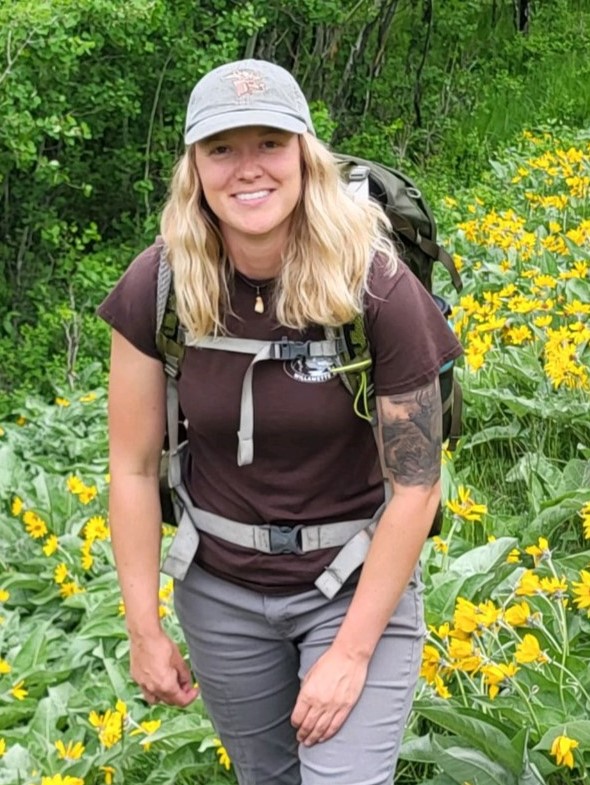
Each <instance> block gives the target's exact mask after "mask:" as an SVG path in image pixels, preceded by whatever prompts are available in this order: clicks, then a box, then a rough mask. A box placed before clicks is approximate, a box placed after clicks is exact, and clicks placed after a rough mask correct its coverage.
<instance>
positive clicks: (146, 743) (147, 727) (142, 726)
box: [130, 720, 162, 752]
mask: <svg viewBox="0 0 590 785" xmlns="http://www.w3.org/2000/svg"><path fill="white" fill-rule="evenodd" d="M161 724H162V720H144V722H140V723H139V727H138V728H136V729H135V730H132V731H131V734H130V735H131V736H137V734H138V733H145V734H147V736H150V735H151V734H152V733H155V732H156V731H157V730H158V728H159V727H160V725H161ZM139 743H140V744H141V746H142V747H143V748H144V750H146V752H147V751H148V750H149V749H150V747H151V746H152V743H151V741H150V740H149V739H142V740H141V741H140V742H139Z"/></svg>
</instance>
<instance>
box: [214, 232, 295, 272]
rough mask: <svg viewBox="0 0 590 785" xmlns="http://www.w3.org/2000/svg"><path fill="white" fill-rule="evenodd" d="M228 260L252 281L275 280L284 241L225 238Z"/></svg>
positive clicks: (265, 238)
mask: <svg viewBox="0 0 590 785" xmlns="http://www.w3.org/2000/svg"><path fill="white" fill-rule="evenodd" d="M224 239H225V246H226V249H227V253H228V256H229V258H230V259H231V260H232V262H233V265H234V267H235V268H236V270H237V271H238V272H240V273H242V275H245V276H247V277H248V278H253V279H254V280H256V279H259V280H264V279H268V278H276V277H277V275H278V274H279V272H280V270H281V266H282V251H283V248H284V241H283V240H280V241H279V240H277V238H276V237H260V236H257V237H251V238H247V237H246V238H245V237H243V236H242V237H240V238H231V237H225V238H224Z"/></svg>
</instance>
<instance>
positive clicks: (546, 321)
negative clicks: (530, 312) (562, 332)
mask: <svg viewBox="0 0 590 785" xmlns="http://www.w3.org/2000/svg"><path fill="white" fill-rule="evenodd" d="M552 321H553V316H551V315H550V314H545V315H544V316H536V317H535V318H534V319H533V324H534V325H535V327H541V328H544V327H549V325H550V324H551V322H552Z"/></svg>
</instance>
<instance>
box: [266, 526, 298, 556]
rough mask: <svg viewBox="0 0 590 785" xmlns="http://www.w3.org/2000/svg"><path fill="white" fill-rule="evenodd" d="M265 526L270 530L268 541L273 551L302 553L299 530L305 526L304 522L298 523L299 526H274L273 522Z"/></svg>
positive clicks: (277, 552)
mask: <svg viewBox="0 0 590 785" xmlns="http://www.w3.org/2000/svg"><path fill="white" fill-rule="evenodd" d="M264 528H265V529H266V530H267V531H268V541H269V544H270V552H271V553H273V554H279V553H297V554H300V553H301V552H302V551H301V543H300V541H299V532H300V531H301V529H302V528H303V526H302V524H298V525H297V526H274V525H272V524H271V525H269V526H265V527H264Z"/></svg>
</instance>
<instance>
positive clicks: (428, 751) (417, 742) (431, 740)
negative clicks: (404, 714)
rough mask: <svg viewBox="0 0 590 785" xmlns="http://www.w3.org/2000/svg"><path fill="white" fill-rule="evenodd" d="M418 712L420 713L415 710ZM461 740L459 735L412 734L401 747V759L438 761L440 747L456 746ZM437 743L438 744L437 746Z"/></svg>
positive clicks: (422, 761)
mask: <svg viewBox="0 0 590 785" xmlns="http://www.w3.org/2000/svg"><path fill="white" fill-rule="evenodd" d="M415 713H416V714H420V712H419V711H416V710H415ZM459 742H460V739H459V738H458V737H457V736H451V735H449V736H443V735H442V734H440V733H432V732H431V733H429V734H428V735H424V736H411V737H408V738H405V739H404V741H403V743H402V746H401V749H400V759H402V760H409V761H413V762H415V763H436V761H437V758H438V747H443V748H445V749H446V748H447V747H454V746H456V745H457V744H458V743H459ZM435 743H436V746H435Z"/></svg>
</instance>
